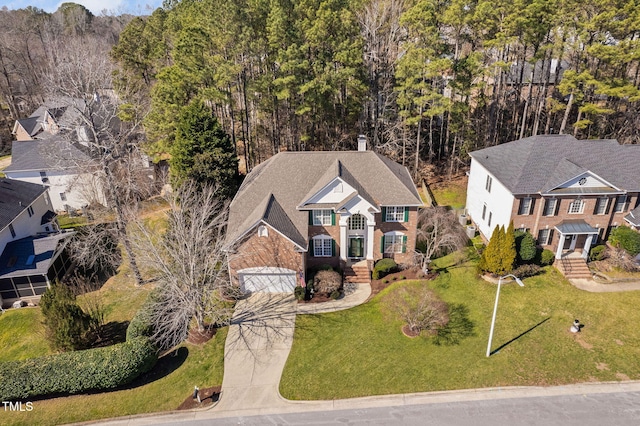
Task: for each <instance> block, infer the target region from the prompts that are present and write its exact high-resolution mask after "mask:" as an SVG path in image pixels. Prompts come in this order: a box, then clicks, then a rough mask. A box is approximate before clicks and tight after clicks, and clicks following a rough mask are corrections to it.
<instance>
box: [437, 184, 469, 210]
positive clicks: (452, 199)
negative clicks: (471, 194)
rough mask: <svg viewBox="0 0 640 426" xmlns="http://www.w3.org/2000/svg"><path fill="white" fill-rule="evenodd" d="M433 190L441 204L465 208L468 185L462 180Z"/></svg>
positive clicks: (453, 207) (454, 207) (438, 202)
mask: <svg viewBox="0 0 640 426" xmlns="http://www.w3.org/2000/svg"><path fill="white" fill-rule="evenodd" d="M431 192H433V198H435V200H436V203H437V204H438V205H439V206H448V207H451V208H452V209H463V208H464V206H465V204H466V203H467V187H466V184H464V183H461V182H453V183H451V184H449V185H446V186H439V187H435V188H432V189H431Z"/></svg>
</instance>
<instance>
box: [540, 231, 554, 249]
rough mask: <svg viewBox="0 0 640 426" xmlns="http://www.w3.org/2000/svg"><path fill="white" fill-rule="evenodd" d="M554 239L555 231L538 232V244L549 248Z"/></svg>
mask: <svg viewBox="0 0 640 426" xmlns="http://www.w3.org/2000/svg"><path fill="white" fill-rule="evenodd" d="M552 238H553V229H548V228H547V229H541V230H539V231H538V244H540V245H541V246H548V245H549V244H551V240H552Z"/></svg>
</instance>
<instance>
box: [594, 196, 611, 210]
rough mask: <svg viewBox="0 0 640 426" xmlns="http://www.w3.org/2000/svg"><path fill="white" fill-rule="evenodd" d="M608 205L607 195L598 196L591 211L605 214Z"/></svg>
mask: <svg viewBox="0 0 640 426" xmlns="http://www.w3.org/2000/svg"><path fill="white" fill-rule="evenodd" d="M608 205H609V198H607V197H599V198H598V199H597V200H596V209H595V211H594V212H593V213H594V214H606V213H607V206H608Z"/></svg>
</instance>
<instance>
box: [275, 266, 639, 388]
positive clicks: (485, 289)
mask: <svg viewBox="0 0 640 426" xmlns="http://www.w3.org/2000/svg"><path fill="white" fill-rule="evenodd" d="M451 259H452V257H448V258H445V259H443V260H441V261H440V262H439V263H436V266H437V265H439V266H440V268H441V271H442V273H441V275H440V276H439V277H438V278H437V279H435V280H433V281H429V282H406V281H405V282H398V283H395V284H394V285H393V286H401V285H428V286H429V287H430V288H432V289H433V290H434V291H435V292H436V293H438V294H439V295H440V297H441V298H442V299H443V300H445V301H446V302H448V303H449V304H450V306H454V307H455V308H456V309H457V312H458V313H462V317H463V318H462V319H464V320H466V322H465V321H457V322H458V324H452V329H451V330H449V338H450V339H449V341H447V339H440V344H436V339H434V338H433V337H418V338H415V339H409V338H407V337H405V336H404V335H403V334H402V332H401V325H402V324H401V323H400V322H398V321H396V320H390V319H389V317H388V316H386V315H385V314H384V312H383V311H384V307H383V304H382V303H381V299H382V297H384V295H385V294H386V293H387V292H388V291H389V290H390V289H391V287H390V288H388V289H386V290H385V291H383V292H381V293H380V294H379V295H377V296H376V297H375V298H374V299H372V300H371V301H370V302H368V303H367V304H365V305H362V306H359V307H356V308H353V309H350V310H347V311H342V312H335V313H329V314H321V315H299V316H298V318H297V320H296V332H295V337H294V342H293V348H292V351H291V354H290V356H289V359H288V360H287V364H286V367H285V370H284V373H283V377H282V381H281V384H280V391H281V393H282V395H283V396H284V397H285V398H289V399H296V400H318V399H334V398H351V397H359V396H367V395H382V394H396V393H407V392H425V391H439V390H449V389H466V388H482V387H494V386H546V385H559V384H568V383H578V382H588V381H610V380H621V379H627V378H628V379H632V380H633V379H639V378H640V339H639V337H638V332H637V326H636V324H638V321H639V320H640V310H638V309H637V306H638V304H639V303H640V292H638V291H635V292H626V293H588V292H584V291H581V290H578V289H576V288H574V287H573V286H571V285H570V284H569V283H568V282H567V281H566V280H565V279H564V278H563V277H562V276H561V275H560V274H559V273H558V272H557V271H556V270H555V269H553V268H546V269H545V273H544V274H542V275H539V276H537V277H532V278H527V279H525V280H524V283H525V287H524V288H520V287H519V286H517V285H515V283H507V284H506V285H503V287H502V289H501V292H500V305H499V307H498V315H497V319H496V327H495V332H494V337H493V345H492V350H495V349H497V348H499V347H501V346H503V347H502V349H500V351H499V352H498V353H496V354H494V355H492V356H491V357H490V358H487V357H486V356H485V351H486V345H487V340H488V334H489V326H490V322H491V314H492V312H493V304H494V301H495V296H496V285H495V284H490V283H488V282H485V281H483V280H480V279H479V278H477V277H476V275H475V265H473V264H470V263H467V264H464V265H462V266H454V265H448V264H447V263H446V262H450V260H451ZM576 318H577V319H579V320H580V321H581V322H582V323H583V324H585V327H584V328H583V330H582V332H581V333H578V334H572V333H570V332H569V328H570V326H571V323H572V322H573V320H574V319H576ZM458 320H460V318H458ZM469 321H470V322H471V323H472V325H473V326H472V332H473V334H474V335H472V336H470V337H461V338H460V340H459V342H457V343H452V341H454V340H455V336H456V333H458V332H460V331H462V329H460V328H459V329H458V330H456V327H464V328H469V325H470V324H469ZM467 331H468V330H467ZM460 335H462V334H460Z"/></svg>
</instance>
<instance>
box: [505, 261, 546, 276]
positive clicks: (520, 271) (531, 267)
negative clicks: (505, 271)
mask: <svg viewBox="0 0 640 426" xmlns="http://www.w3.org/2000/svg"><path fill="white" fill-rule="evenodd" d="M511 273H512V274H513V275H515V276H516V277H518V278H527V277H533V276H534V275H538V274H539V273H540V267H539V266H538V265H536V264H533V263H530V264H526V265H520V266H518V267H517V268H516V269H514V270H513V271H511Z"/></svg>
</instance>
